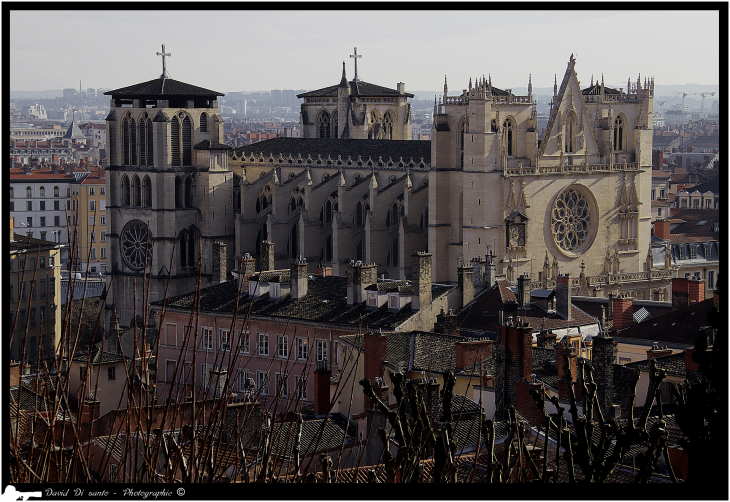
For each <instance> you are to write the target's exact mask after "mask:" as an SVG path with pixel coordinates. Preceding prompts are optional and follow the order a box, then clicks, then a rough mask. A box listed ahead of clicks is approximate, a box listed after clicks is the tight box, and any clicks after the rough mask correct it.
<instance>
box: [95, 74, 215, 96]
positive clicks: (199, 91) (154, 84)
mask: <svg viewBox="0 0 730 502" xmlns="http://www.w3.org/2000/svg"><path fill="white" fill-rule="evenodd" d="M104 95H105V96H112V97H114V98H125V97H130V98H131V97H137V98H139V97H142V96H210V97H213V96H225V94H223V93H220V92H217V91H211V90H210V89H205V88H203V87H198V86H197V85H191V84H186V83H185V82H180V81H178V80H174V79H171V78H155V79H152V80H148V81H147V82H142V83H140V84H134V85H129V86H127V87H120V88H119V89H114V90H113V91H106V92H105V93H104Z"/></svg>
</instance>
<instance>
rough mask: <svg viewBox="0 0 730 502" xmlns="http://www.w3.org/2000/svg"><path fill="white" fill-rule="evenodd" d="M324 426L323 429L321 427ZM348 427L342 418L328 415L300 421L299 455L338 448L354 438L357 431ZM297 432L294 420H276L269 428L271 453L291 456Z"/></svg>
mask: <svg viewBox="0 0 730 502" xmlns="http://www.w3.org/2000/svg"><path fill="white" fill-rule="evenodd" d="M322 427H324V429H322ZM353 429H354V428H353V427H349V423H345V422H344V420H336V419H334V418H333V417H332V416H330V417H329V418H328V419H327V420H326V421H325V419H324V418H319V419H315V420H304V421H303V422H302V436H301V440H300V442H299V445H300V453H299V454H300V455H301V456H304V455H309V454H312V453H315V452H318V451H325V450H329V449H332V448H340V447H341V446H342V444H343V443H344V444H349V443H352V442H354V441H355V440H356V434H357V431H356V430H353ZM296 432H297V424H296V421H290V422H283V423H282V422H277V423H274V424H273V425H272V428H271V444H272V450H271V451H272V454H273V455H277V456H285V457H291V456H293V455H294V436H295V435H296Z"/></svg>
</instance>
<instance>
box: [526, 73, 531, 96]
mask: <svg viewBox="0 0 730 502" xmlns="http://www.w3.org/2000/svg"><path fill="white" fill-rule="evenodd" d="M527 98H528V99H529V100H530V101H532V73H530V80H529V81H528V83H527Z"/></svg>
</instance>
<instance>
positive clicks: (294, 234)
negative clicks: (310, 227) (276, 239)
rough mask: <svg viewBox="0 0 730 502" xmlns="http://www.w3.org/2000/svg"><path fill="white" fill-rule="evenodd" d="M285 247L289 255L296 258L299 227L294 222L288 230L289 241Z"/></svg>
mask: <svg viewBox="0 0 730 502" xmlns="http://www.w3.org/2000/svg"><path fill="white" fill-rule="evenodd" d="M286 247H287V252H288V253H289V257H290V258H296V257H297V255H298V254H299V228H298V226H297V225H296V224H295V225H292V227H291V230H290V231H289V242H288V243H287V246H286Z"/></svg>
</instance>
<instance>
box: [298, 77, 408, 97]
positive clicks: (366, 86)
mask: <svg viewBox="0 0 730 502" xmlns="http://www.w3.org/2000/svg"><path fill="white" fill-rule="evenodd" d="M348 84H349V86H350V96H354V97H375V96H378V97H380V96H401V93H400V92H398V91H397V90H396V89H389V88H387V87H383V86H380V85H375V84H371V83H368V82H363V81H362V80H351V81H350V82H348ZM339 87H340V85H339V84H337V85H331V86H329V87H323V88H322V89H317V90H314V91H309V92H303V93H301V94H297V98H309V97H318V98H319V97H337V90H338V89H339ZM403 96H406V97H408V98H412V97H414V95H413V94H411V93H410V92H406V93H404V94H403Z"/></svg>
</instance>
